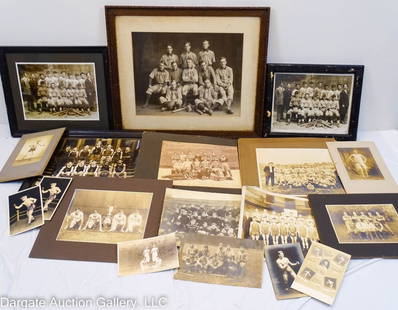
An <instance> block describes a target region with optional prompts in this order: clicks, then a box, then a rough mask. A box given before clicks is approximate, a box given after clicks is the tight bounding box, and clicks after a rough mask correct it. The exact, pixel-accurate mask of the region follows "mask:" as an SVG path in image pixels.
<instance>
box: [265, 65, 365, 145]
mask: <svg viewBox="0 0 398 310" xmlns="http://www.w3.org/2000/svg"><path fill="white" fill-rule="evenodd" d="M364 68H365V67H364V66H363V65H337V64H333V65H332V64H330V65H329V64H324V65H322V64H281V63H270V64H267V73H266V74H267V76H266V100H265V109H264V111H265V113H264V114H265V115H264V124H263V136H264V137H325V138H335V139H336V140H348V141H354V140H356V138H357V131H358V118H359V108H360V102H361V93H362V81H363V74H364ZM278 73H280V74H293V73H297V74H309V75H322V74H330V75H339V74H340V75H353V83H352V97H351V107H350V108H348V109H349V111H350V112H349V113H347V117H348V119H347V125H348V132H347V133H343V134H342V133H338V132H336V133H331V132H328V133H322V132H318V133H317V132H294V131H293V130H292V132H289V131H283V132H281V131H275V130H273V128H272V127H273V126H272V122H273V109H274V96H275V95H274V93H275V91H274V90H275V89H276V87H275V86H276V85H275V81H276V74H278ZM292 83H294V81H293V82H292Z"/></svg>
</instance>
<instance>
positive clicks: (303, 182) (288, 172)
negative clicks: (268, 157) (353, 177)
mask: <svg viewBox="0 0 398 310" xmlns="http://www.w3.org/2000/svg"><path fill="white" fill-rule="evenodd" d="M266 181H267V180H266ZM266 185H271V186H279V187H281V188H286V189H292V188H303V189H307V190H315V189H331V188H336V187H337V175H336V169H335V167H334V165H333V164H332V163H317V164H315V165H314V164H288V165H276V166H275V177H274V180H271V184H266Z"/></svg>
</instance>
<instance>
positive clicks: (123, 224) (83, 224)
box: [64, 206, 143, 233]
mask: <svg viewBox="0 0 398 310" xmlns="http://www.w3.org/2000/svg"><path fill="white" fill-rule="evenodd" d="M114 209H115V207H114V206H109V207H108V212H107V213H106V214H101V213H99V212H98V211H97V210H94V212H92V213H90V214H88V216H87V215H85V213H84V212H83V211H82V210H81V209H79V208H76V209H75V210H74V211H72V212H70V213H69V214H68V216H67V218H66V224H65V227H64V229H66V230H75V231H93V232H94V231H95V232H119V233H141V232H142V224H143V217H142V215H141V214H140V212H139V211H138V210H135V211H134V212H132V213H130V214H129V215H126V214H125V213H124V211H123V209H120V210H119V211H118V212H116V213H114V212H113V211H114ZM85 216H87V220H86V221H85Z"/></svg>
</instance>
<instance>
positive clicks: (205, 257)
mask: <svg viewBox="0 0 398 310" xmlns="http://www.w3.org/2000/svg"><path fill="white" fill-rule="evenodd" d="M178 258H179V262H180V268H179V269H178V270H177V272H176V273H175V274H174V279H177V280H185V281H194V282H205V283H212V284H221V285H232V286H242V287H253V288H261V285H262V278H263V261H264V245H263V243H262V242H260V241H254V240H242V239H236V238H230V237H221V236H206V235H203V234H184V237H183V238H182V241H181V245H180V248H179V254H178ZM226 266H228V268H226Z"/></svg>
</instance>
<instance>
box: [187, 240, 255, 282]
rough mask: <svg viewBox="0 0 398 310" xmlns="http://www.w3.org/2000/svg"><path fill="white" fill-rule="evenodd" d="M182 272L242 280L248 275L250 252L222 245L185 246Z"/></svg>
mask: <svg viewBox="0 0 398 310" xmlns="http://www.w3.org/2000/svg"><path fill="white" fill-rule="evenodd" d="M183 262H184V264H183V265H182V266H180V268H182V271H185V272H191V273H202V274H213V275H220V276H224V277H227V278H242V277H244V276H245V274H246V265H247V263H248V251H247V250H246V249H245V248H243V247H240V248H232V247H231V246H230V245H227V246H225V245H224V244H223V243H220V244H219V245H218V246H209V245H199V244H185V245H184V250H183Z"/></svg>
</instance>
